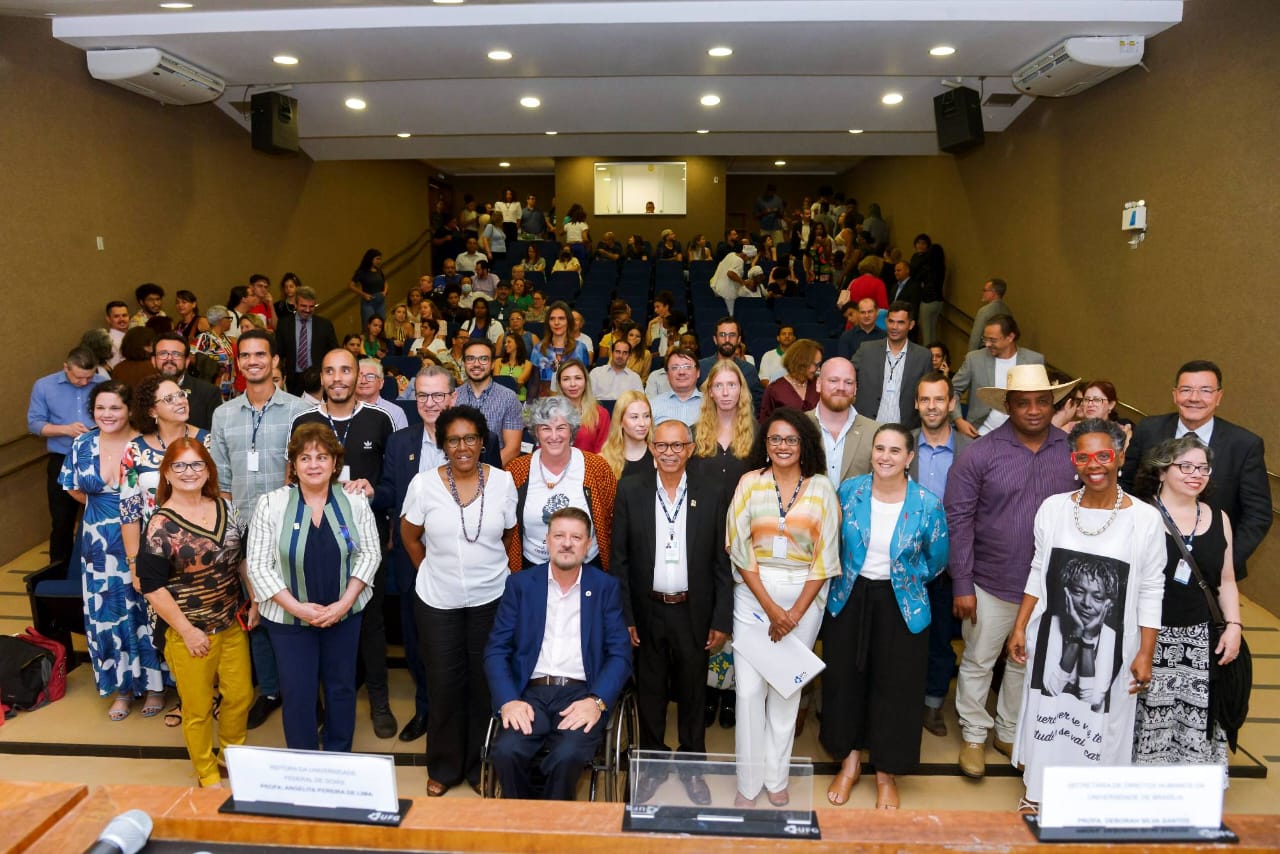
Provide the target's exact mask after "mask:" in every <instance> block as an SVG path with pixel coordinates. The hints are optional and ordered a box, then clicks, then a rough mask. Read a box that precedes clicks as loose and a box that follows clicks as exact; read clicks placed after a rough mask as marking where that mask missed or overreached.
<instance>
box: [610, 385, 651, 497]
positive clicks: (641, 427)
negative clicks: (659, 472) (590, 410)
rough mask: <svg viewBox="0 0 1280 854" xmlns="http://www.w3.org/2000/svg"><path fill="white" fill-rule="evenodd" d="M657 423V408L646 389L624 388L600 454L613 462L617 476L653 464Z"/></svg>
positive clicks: (613, 469) (611, 464)
mask: <svg viewBox="0 0 1280 854" xmlns="http://www.w3.org/2000/svg"><path fill="white" fill-rule="evenodd" d="M652 427H653V409H652V408H651V407H650V406H649V399H648V398H647V397H645V396H644V392H642V391H624V392H623V393H622V394H621V395H619V396H618V399H617V401H616V402H615V403H614V405H613V417H612V419H611V420H610V423H609V438H607V439H605V440H604V447H603V448H601V449H600V456H601V457H603V458H604V461H605V462H606V463H608V464H609V470H610V471H612V472H613V476H614V477H615V478H617V479H618V480H621V479H622V478H623V477H624V476H626V475H628V474H634V473H636V472H643V471H649V470H650V469H652V468H653V454H651V453H650V452H649V439H650V438H651V432H652V429H651V428H652Z"/></svg>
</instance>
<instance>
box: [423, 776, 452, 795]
mask: <svg viewBox="0 0 1280 854" xmlns="http://www.w3.org/2000/svg"><path fill="white" fill-rule="evenodd" d="M447 791H449V787H448V786H446V785H445V784H444V783H441V782H440V781H439V780H432V779H431V778H430V777H428V778H427V797H428V798H443V797H444V793H445V792H447Z"/></svg>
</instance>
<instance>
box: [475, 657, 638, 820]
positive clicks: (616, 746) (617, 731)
mask: <svg viewBox="0 0 1280 854" xmlns="http://www.w3.org/2000/svg"><path fill="white" fill-rule="evenodd" d="M501 731H502V716H501V715H494V716H493V717H491V718H489V730H488V732H486V733H485V736H484V747H483V748H482V749H481V751H480V797H482V798H501V797H502V786H501V785H500V784H499V783H498V774H497V771H496V769H495V768H494V767H493V759H492V754H491V751H492V749H493V744H494V742H495V741H496V740H497V738H498V733H500V732H501ZM639 737H640V710H639V706H637V705H636V692H635V685H634V683H633V682H628V683H627V686H626V687H625V688H623V689H622V694H621V695H619V697H618V701H617V702H616V703H614V704H613V708H611V709H610V710H609V717H608V720H606V722H605V727H604V739H603V740H602V741H601V742H600V749H599V750H597V751H596V755H595V756H593V757H592V758H591V761H590V762H589V763H588V764H587V766H586V767H587V770H588V771H590V772H591V790H590V795H589V797H590V799H591V800H592V801H605V802H625V801H626V800H627V798H628V797H629V796H630V794H631V759H630V756H631V748H632V746H633V745H634V744H636V742H637V741H638V740H639ZM545 754H546V750H545V748H544V749H543V750H541V751H539V752H538V755H537V756H535V757H534V759H533V761H534V763H535V764H536V763H539V762H540V761H541V760H542V757H543V756H544V755H545Z"/></svg>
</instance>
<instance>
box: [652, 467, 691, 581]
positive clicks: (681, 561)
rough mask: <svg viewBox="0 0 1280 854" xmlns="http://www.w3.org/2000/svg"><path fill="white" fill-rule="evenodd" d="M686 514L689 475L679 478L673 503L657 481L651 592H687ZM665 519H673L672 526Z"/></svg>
mask: <svg viewBox="0 0 1280 854" xmlns="http://www.w3.org/2000/svg"><path fill="white" fill-rule="evenodd" d="M688 511H689V474H688V472H685V473H684V474H682V475H680V484H679V485H678V486H677V487H676V500H675V501H674V502H673V501H672V500H671V497H670V496H669V495H667V491H666V490H665V489H664V488H663V486H662V479H661V478H659V479H658V489H657V491H656V492H655V493H654V496H653V530H654V532H655V536H654V551H653V556H654V562H653V589H654V592H656V593H684V592H686V591H687V590H688V589H689V550H688V548H687V539H686V537H685V525H686V523H687V522H688V520H689V512H688ZM668 516H674V517H675V522H674V524H673V523H672V522H671V521H669V519H668Z"/></svg>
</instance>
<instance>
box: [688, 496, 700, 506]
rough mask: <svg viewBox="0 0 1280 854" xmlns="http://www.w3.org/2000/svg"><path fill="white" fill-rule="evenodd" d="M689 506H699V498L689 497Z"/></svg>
mask: <svg viewBox="0 0 1280 854" xmlns="http://www.w3.org/2000/svg"><path fill="white" fill-rule="evenodd" d="M689 506H690V507H697V506H698V501H697V499H695V498H690V499H689Z"/></svg>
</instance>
